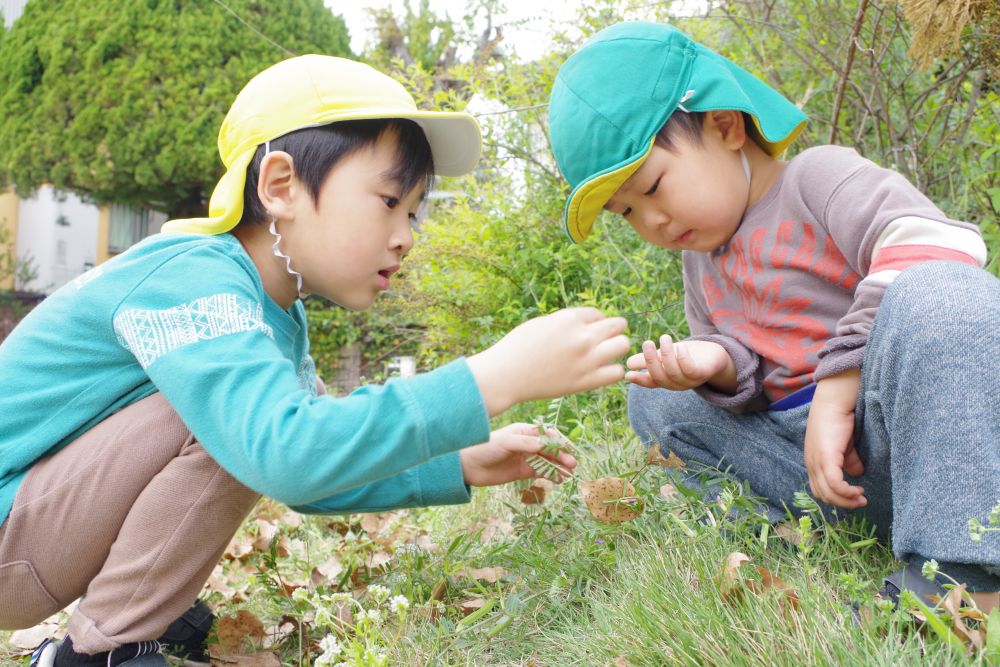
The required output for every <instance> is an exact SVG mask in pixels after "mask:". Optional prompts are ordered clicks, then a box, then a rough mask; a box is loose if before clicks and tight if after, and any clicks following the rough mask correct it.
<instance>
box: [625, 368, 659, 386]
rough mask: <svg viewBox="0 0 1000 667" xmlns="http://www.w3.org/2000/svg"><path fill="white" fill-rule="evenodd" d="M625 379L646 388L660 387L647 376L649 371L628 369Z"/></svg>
mask: <svg viewBox="0 0 1000 667" xmlns="http://www.w3.org/2000/svg"><path fill="white" fill-rule="evenodd" d="M625 381H626V382H631V383H632V384H637V385H639V386H640V387H645V388H646V389H660V388H661V387H660V385H658V384H656V381H655V380H654V379H653V378H651V377H650V376H649V373H639V372H636V371H629V372H628V373H626V374H625Z"/></svg>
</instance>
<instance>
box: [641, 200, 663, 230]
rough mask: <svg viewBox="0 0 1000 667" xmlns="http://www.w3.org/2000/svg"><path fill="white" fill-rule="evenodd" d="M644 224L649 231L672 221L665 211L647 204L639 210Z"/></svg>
mask: <svg viewBox="0 0 1000 667" xmlns="http://www.w3.org/2000/svg"><path fill="white" fill-rule="evenodd" d="M639 215H640V216H641V218H640V219H641V220H642V225H643V226H644V227H645V228H646V229H648V230H649V231H651V232H652V231H656V230H657V229H659V228H661V227H663V226H665V225H666V224H667V223H669V222H670V218H669V217H667V215H666V214H665V213H663V212H662V211H659V210H657V209H656V207H653V206H646V207H644V208H643V209H642V210H641V211H639Z"/></svg>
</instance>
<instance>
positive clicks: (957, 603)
mask: <svg viewBox="0 0 1000 667" xmlns="http://www.w3.org/2000/svg"><path fill="white" fill-rule="evenodd" d="M965 588H966V586H965V584H961V585H960V586H956V587H955V588H953V589H951V590H950V591H948V594H947V595H945V596H944V602H943V604H942V606H943V607H944V609H945V611H947V612H948V613H949V614H950V615H951V629H952V630H954V631H955V634H956V635H958V637H959V638H960V639H961V640H962V641H963V642H965V645H966V646H968V645H969V644H971V645H973V646H975V647H976V649H977V650H980V651H981V650H982V649H983V634H982V632H981V631H980V630H979V629H978V628H975V629H974V628H970V627H969V626H968V625H966V624H965V620H964V619H963V617H962V597H963V595H964V593H965Z"/></svg>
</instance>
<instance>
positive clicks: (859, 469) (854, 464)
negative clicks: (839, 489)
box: [844, 445, 865, 477]
mask: <svg viewBox="0 0 1000 667" xmlns="http://www.w3.org/2000/svg"><path fill="white" fill-rule="evenodd" d="M844 470H846V471H847V474H848V475H851V476H852V477H860V476H861V475H863V474H864V473H865V465H864V464H863V463H862V462H861V457H859V456H858V450H856V449H855V448H854V445H851V446H850V448H848V450H847V453H846V454H845V455H844Z"/></svg>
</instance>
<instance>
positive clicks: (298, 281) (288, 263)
mask: <svg viewBox="0 0 1000 667" xmlns="http://www.w3.org/2000/svg"><path fill="white" fill-rule="evenodd" d="M275 223H277V218H275V217H274V216H273V215H272V216H271V224H270V225H268V227H267V229H268V231H269V232H271V236H273V237H274V243H273V244H272V245H271V252H273V253H274V256H275V257H278V258H279V259H283V260H285V271H288V275H290V276H291V277H293V278H295V290H296V291H297V292H298V294H299V298H300V299H304V298H306V297H307V296H309V294H308V292H303V291H302V274H301V273H299V272H298V271H296V270H295V269H293V268H292V258H291V257H289V256H288V255H286V254H285V253H283V252H281V248H280V247H279V245H278V244H280V243H281V234H279V233H278V228H277V226H276V224H275Z"/></svg>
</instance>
